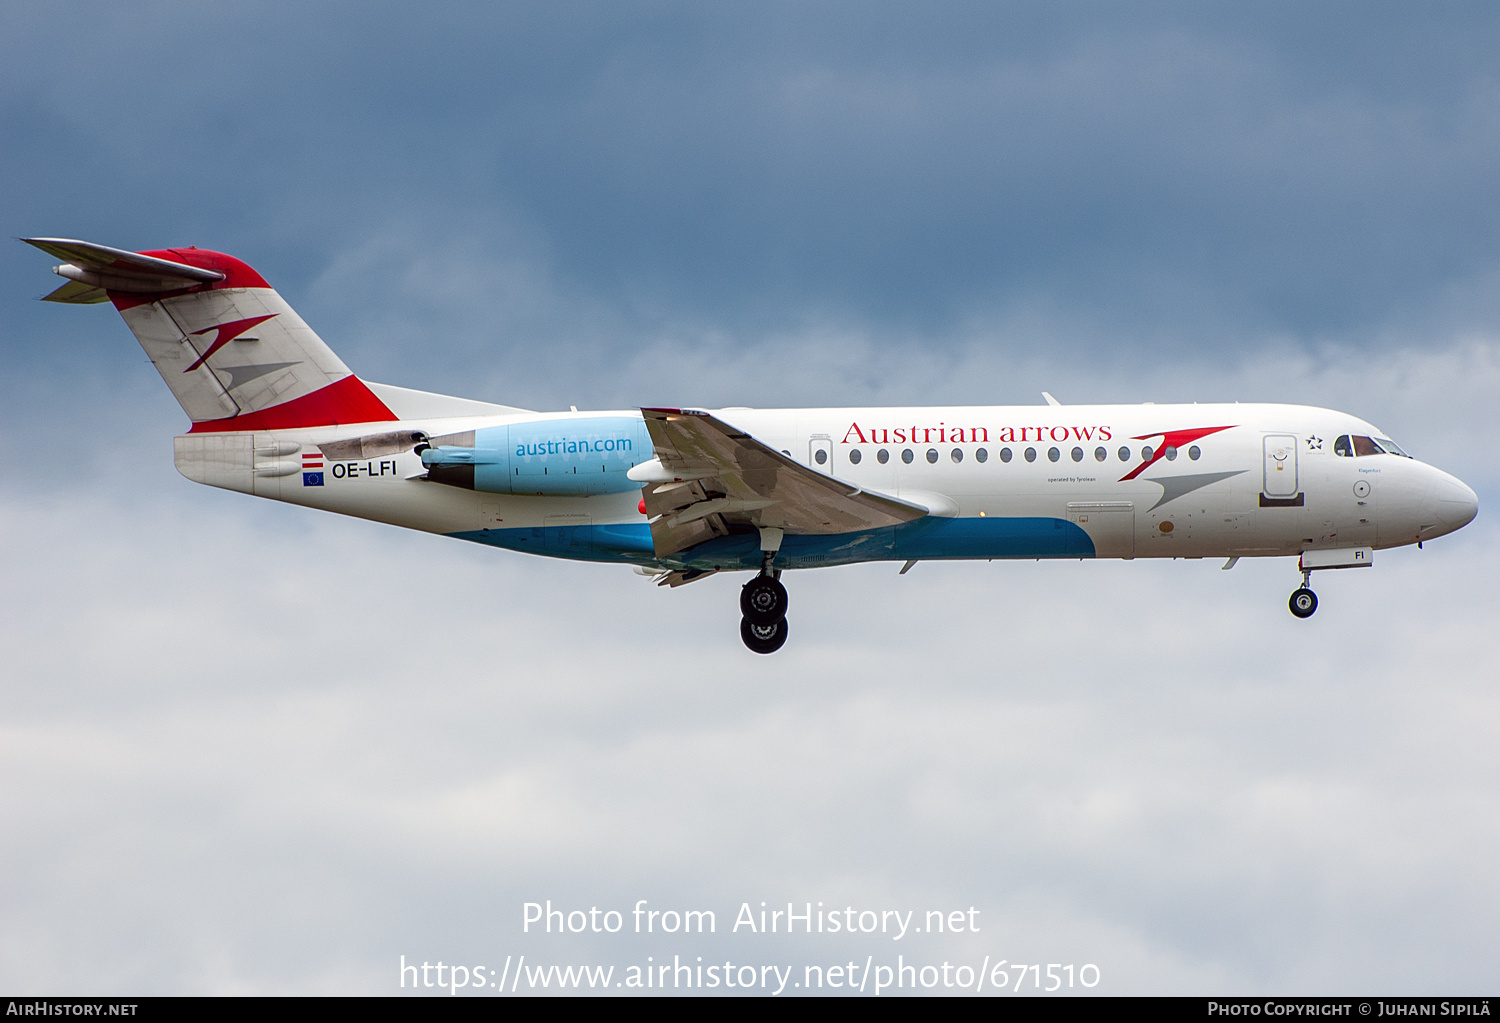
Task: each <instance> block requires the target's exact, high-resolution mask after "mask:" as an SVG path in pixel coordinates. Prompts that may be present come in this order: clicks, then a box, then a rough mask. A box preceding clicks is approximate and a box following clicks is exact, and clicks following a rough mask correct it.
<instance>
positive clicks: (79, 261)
mask: <svg viewBox="0 0 1500 1023" xmlns="http://www.w3.org/2000/svg"><path fill="white" fill-rule="evenodd" d="M21 240H22V241H23V242H25V243H26V244H27V245H34V246H36V247H37V248H39V249H41V250H42V251H43V252H45V253H47V254H48V255H49V256H56V257H57V258H58V259H63V260H67V262H65V263H63V264H62V265H60V266H55V267H53V268H52V272H53V273H55V274H57V275H58V276H59V277H66V278H67V279H68V283H67V284H64V285H63V286H62V287H60V288H58V289H57V290H56V291H54V292H52V294H50V295H47V296H45V297H44V298H43V299H42V301H43V302H63V303H66V304H68V305H92V304H94V303H96V302H107V301H109V295H108V292H110V291H120V292H126V293H129V294H132V295H141V294H146V295H154V294H161V293H163V292H168V291H180V290H182V289H183V288H192V287H197V286H198V285H200V284H211V283H213V282H215V281H222V280H223V279H224V274H222V273H220V272H219V271H217V270H207V269H204V268H202V267H196V266H188V265H187V264H186V263H176V262H173V261H172V260H170V259H158V258H157V257H155V256H143V255H141V254H140V253H138V252H127V251H126V250H124V249H113V248H110V247H109V246H108V245H95V244H94V243H93V242H84V241H79V240H77V239H76V238H22V239H21Z"/></svg>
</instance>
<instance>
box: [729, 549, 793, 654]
mask: <svg viewBox="0 0 1500 1023" xmlns="http://www.w3.org/2000/svg"><path fill="white" fill-rule="evenodd" d="M781 537H782V532H781V530H779V529H772V528H767V527H762V529H761V531H760V548H761V550H760V558H761V560H760V573H759V574H758V575H756V576H755V578H753V579H751V580H750V581H749V582H748V583H746V584H745V586H744V588H743V589H742V590H740V614H742V615H744V617H743V618H742V619H740V639H742V640H744V641H745V646H747V647H749V648H750V649H751V650H752V651H753V652H755V653H757V654H773V653H775V652H776V651H778V650H780V649H781V648H782V646H783V645H784V644H785V643H786V634H787V625H786V607H787V597H786V587H785V586H782V585H781V579H780V576H781V572H780V570H778V569H775V568H772V567H771V563H772V562H773V561H775V560H776V552H777V551H779V550H781Z"/></svg>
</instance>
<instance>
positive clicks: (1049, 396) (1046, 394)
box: [1042, 391, 1062, 405]
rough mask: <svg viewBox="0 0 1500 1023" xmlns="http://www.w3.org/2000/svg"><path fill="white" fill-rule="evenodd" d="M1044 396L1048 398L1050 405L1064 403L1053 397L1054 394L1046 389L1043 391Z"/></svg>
mask: <svg viewBox="0 0 1500 1023" xmlns="http://www.w3.org/2000/svg"><path fill="white" fill-rule="evenodd" d="M1042 397H1043V398H1046V399H1047V404H1048V405H1061V404H1062V402H1060V401H1058V400H1057V399H1056V398H1054V397H1052V395H1050V394H1048V393H1047V392H1046V391H1043V392H1042Z"/></svg>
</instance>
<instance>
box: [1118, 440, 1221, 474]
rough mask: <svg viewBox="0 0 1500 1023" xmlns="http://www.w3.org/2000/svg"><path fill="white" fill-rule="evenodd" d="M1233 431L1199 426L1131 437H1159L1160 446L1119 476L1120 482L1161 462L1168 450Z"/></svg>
mask: <svg viewBox="0 0 1500 1023" xmlns="http://www.w3.org/2000/svg"><path fill="white" fill-rule="evenodd" d="M1233 429H1234V427H1232V426H1200V427H1196V428H1194V429H1191V430H1159V431H1157V432H1156V433H1143V434H1141V435H1140V436H1139V437H1132V438H1130V439H1131V440H1150V439H1151V438H1152V437H1160V438H1161V444H1160V445H1159V446H1158V447H1157V449H1156V450H1155V451H1153V452H1151V457H1150V458H1149V459H1147V460H1146V461H1144V462H1142V463H1141V464H1140V465H1138V466H1136V467H1135V468H1134V469H1132V470H1130V471H1129V472H1127V473H1126V474H1125V475H1124V476H1121V477H1120V482H1121V483H1124V482H1125V481H1126V480H1133V479H1135V478H1136V477H1137V476H1139V475H1140V474H1141V473H1143V472H1145V471H1146V470H1147V469H1149V468H1150V467H1151V466H1153V465H1155V464H1156V463H1157V462H1159V461H1161V460H1162V458H1164V457H1165V456H1166V454H1167V449H1168V448H1180V447H1182V446H1183V445H1184V444H1191V443H1192V442H1193V441H1195V440H1198V439H1200V438H1202V437H1207V436H1208V435H1209V434H1211V433H1218V432H1219V431H1220V430H1233Z"/></svg>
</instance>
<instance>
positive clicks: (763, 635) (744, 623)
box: [740, 618, 786, 654]
mask: <svg viewBox="0 0 1500 1023" xmlns="http://www.w3.org/2000/svg"><path fill="white" fill-rule="evenodd" d="M740 639H742V640H744V641H745V645H746V646H747V647H749V648H750V650H751V652H752V653H757V654H774V653H775V652H776V651H778V650H780V649H781V648H782V647H783V646H785V645H786V619H785V618H781V619H778V620H777V621H775V622H773V623H772V624H770V625H756V624H754V623H753V622H751V621H750V619H748V618H741V619H740Z"/></svg>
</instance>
